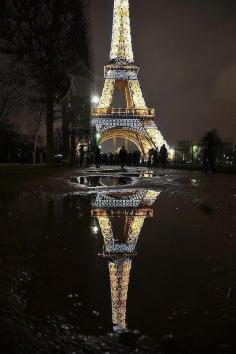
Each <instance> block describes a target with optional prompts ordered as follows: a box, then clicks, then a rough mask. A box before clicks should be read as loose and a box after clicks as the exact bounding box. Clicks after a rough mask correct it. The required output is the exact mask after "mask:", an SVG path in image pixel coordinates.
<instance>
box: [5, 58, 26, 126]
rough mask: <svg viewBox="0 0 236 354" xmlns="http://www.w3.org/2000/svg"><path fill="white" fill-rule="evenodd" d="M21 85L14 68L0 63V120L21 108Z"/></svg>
mask: <svg viewBox="0 0 236 354" xmlns="http://www.w3.org/2000/svg"><path fill="white" fill-rule="evenodd" d="M23 84H24V82H23V81H22V80H20V79H19V77H18V73H17V71H16V69H15V67H12V66H11V65H10V64H3V63H2V62H1V63H0V120H3V119H5V118H6V117H7V116H8V115H9V114H10V113H14V112H16V111H17V110H19V108H20V107H22V97H23V92H24V90H23V87H22V86H23Z"/></svg>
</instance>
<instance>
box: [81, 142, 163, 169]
mask: <svg viewBox="0 0 236 354" xmlns="http://www.w3.org/2000/svg"><path fill="white" fill-rule="evenodd" d="M167 159H168V151H167V148H166V146H165V145H163V146H162V147H161V148H160V150H159V149H154V148H153V149H150V150H149V154H148V161H147V164H148V166H149V167H151V166H155V167H158V166H159V165H161V166H163V167H166V163H167ZM141 163H144V161H143V160H142V156H141V152H140V151H139V150H134V151H132V152H131V151H127V150H126V148H125V146H122V147H121V149H120V150H119V152H118V153H117V154H115V153H110V154H107V153H103V152H101V149H100V147H99V146H96V148H95V151H94V152H90V151H85V147H84V146H83V145H81V146H80V148H79V164H80V166H81V167H82V166H89V165H92V164H94V165H95V166H96V167H97V168H100V166H101V165H118V164H120V165H121V167H122V168H124V167H125V166H139V165H140V164H141Z"/></svg>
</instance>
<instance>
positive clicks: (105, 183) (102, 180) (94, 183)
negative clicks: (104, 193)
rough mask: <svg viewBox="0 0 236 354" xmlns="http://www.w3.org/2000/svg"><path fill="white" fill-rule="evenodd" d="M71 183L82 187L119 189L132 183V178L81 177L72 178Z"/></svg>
mask: <svg viewBox="0 0 236 354" xmlns="http://www.w3.org/2000/svg"><path fill="white" fill-rule="evenodd" d="M70 182H71V183H75V184H77V185H78V186H80V187H92V188H94V187H117V186H126V185H128V184H131V183H132V178H131V177H130V176H100V175H98V176H81V177H72V178H70Z"/></svg>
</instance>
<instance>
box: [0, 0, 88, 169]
mask: <svg viewBox="0 0 236 354" xmlns="http://www.w3.org/2000/svg"><path fill="white" fill-rule="evenodd" d="M87 28H88V27H87V18H86V10H85V6H84V2H83V0H60V1H58V0H40V1H35V0H24V1H22V0H1V3H0V52H1V53H2V54H6V55H7V56H9V55H10V56H11V59H12V61H13V62H15V63H23V64H24V70H25V76H27V77H30V78H31V79H34V80H35V81H36V82H37V84H38V90H39V91H40V96H41V97H42V100H43V104H44V105H45V111H46V127H47V163H48V164H51V163H52V162H53V156H54V142H53V129H54V118H55V104H56V103H57V102H59V101H60V100H61V98H62V97H64V96H65V94H66V93H67V91H68V89H69V86H70V77H69V76H68V74H69V73H70V72H72V71H73V68H74V67H75V65H76V64H77V62H78V61H79V60H81V58H82V60H87V58H88V56H89V54H88V53H89V49H88V31H87Z"/></svg>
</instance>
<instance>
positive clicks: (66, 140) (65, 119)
mask: <svg viewBox="0 0 236 354" xmlns="http://www.w3.org/2000/svg"><path fill="white" fill-rule="evenodd" d="M69 124H70V119H69V115H68V114H67V112H66V109H65V107H63V111H62V138H63V156H64V159H65V161H66V164H69V160H70V128H69Z"/></svg>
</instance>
